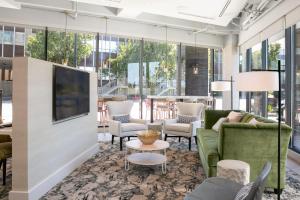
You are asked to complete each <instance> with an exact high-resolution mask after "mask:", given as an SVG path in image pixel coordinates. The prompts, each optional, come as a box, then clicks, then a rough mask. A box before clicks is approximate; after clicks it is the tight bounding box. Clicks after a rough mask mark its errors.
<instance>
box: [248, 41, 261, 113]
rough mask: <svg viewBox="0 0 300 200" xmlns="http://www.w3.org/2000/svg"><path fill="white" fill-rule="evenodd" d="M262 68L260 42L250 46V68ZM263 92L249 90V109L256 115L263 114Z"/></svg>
mask: <svg viewBox="0 0 300 200" xmlns="http://www.w3.org/2000/svg"><path fill="white" fill-rule="evenodd" d="M260 69H263V66H262V44H261V43H259V44H256V45H254V46H253V47H252V48H251V70H260ZM263 101H264V93H263V92H251V107H250V111H251V112H252V113H254V114H256V115H263V109H264V107H263V105H264V104H263Z"/></svg>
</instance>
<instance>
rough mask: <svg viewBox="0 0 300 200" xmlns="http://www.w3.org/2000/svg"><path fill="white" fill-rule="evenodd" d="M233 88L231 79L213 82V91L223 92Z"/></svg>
mask: <svg viewBox="0 0 300 200" xmlns="http://www.w3.org/2000/svg"><path fill="white" fill-rule="evenodd" d="M230 90H231V82H230V81H214V82H211V91H214V92H223V91H230Z"/></svg>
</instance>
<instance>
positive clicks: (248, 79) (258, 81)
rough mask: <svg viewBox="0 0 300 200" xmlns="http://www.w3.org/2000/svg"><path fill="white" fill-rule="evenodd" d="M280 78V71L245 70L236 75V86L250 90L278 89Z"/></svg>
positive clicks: (240, 89) (238, 88)
mask: <svg viewBox="0 0 300 200" xmlns="http://www.w3.org/2000/svg"><path fill="white" fill-rule="evenodd" d="M278 80H279V78H278V72H274V71H253V72H243V73H240V74H238V75H237V77H236V83H237V85H236V87H237V90H239V91H248V92H266V91H278V90H279V81H278Z"/></svg>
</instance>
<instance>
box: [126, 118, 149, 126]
mask: <svg viewBox="0 0 300 200" xmlns="http://www.w3.org/2000/svg"><path fill="white" fill-rule="evenodd" d="M129 122H131V123H137V124H145V125H147V124H148V121H147V120H144V119H133V118H130V120H129Z"/></svg>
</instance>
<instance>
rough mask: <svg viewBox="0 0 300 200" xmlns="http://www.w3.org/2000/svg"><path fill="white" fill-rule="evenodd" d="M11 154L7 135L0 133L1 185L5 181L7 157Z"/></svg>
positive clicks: (10, 144) (9, 139) (10, 145)
mask: <svg viewBox="0 0 300 200" xmlns="http://www.w3.org/2000/svg"><path fill="white" fill-rule="evenodd" d="M11 154H12V143H11V138H10V136H9V135H0V168H1V166H3V167H2V169H3V185H5V183H6V163H7V158H10V157H11Z"/></svg>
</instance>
